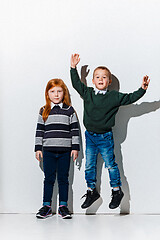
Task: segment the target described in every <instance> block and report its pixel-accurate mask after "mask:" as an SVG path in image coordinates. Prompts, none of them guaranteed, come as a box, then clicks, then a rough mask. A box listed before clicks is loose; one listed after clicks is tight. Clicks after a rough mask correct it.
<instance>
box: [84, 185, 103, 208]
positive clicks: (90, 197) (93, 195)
mask: <svg viewBox="0 0 160 240" xmlns="http://www.w3.org/2000/svg"><path fill="white" fill-rule="evenodd" d="M83 197H86V200H85V201H84V203H83V204H82V205H81V208H83V209H84V208H88V207H90V206H91V205H92V203H94V202H95V201H96V200H97V199H98V198H99V197H100V195H99V193H98V192H97V190H96V188H94V189H93V190H92V191H90V190H87V193H86V194H85V195H84V196H82V198H83Z"/></svg>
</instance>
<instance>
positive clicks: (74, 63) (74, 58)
mask: <svg viewBox="0 0 160 240" xmlns="http://www.w3.org/2000/svg"><path fill="white" fill-rule="evenodd" d="M79 61H80V58H79V54H77V53H75V54H72V56H71V68H75V67H76V66H77V64H78V63H79Z"/></svg>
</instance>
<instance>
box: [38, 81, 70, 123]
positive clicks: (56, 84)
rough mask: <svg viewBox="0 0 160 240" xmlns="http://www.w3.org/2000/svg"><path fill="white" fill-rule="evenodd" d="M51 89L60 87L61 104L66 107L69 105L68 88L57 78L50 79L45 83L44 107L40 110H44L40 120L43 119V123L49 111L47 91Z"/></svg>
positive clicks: (49, 103) (49, 104) (49, 102)
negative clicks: (61, 93) (61, 92)
mask: <svg viewBox="0 0 160 240" xmlns="http://www.w3.org/2000/svg"><path fill="white" fill-rule="evenodd" d="M53 87H61V88H62V89H63V100H62V102H63V103H65V104H66V105H68V106H70V105H71V100H70V95H69V91H68V88H67V86H66V84H65V83H64V82H63V80H62V79H58V78H55V79H51V80H50V81H49V82H48V83H47V86H46V90H45V99H46V105H45V106H43V107H42V108H41V110H42V109H44V110H43V113H42V118H43V120H44V122H45V121H46V120H47V118H48V115H49V113H50V111H51V100H50V99H49V96H48V91H49V90H50V89H51V88H53Z"/></svg>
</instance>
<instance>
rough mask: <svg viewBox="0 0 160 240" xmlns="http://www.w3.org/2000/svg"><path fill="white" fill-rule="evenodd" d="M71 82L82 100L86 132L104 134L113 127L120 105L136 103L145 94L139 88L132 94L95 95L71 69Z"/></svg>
mask: <svg viewBox="0 0 160 240" xmlns="http://www.w3.org/2000/svg"><path fill="white" fill-rule="evenodd" d="M71 80H72V85H73V87H74V88H75V90H76V91H77V92H78V93H79V94H80V95H81V97H82V98H83V100H84V115H83V123H84V126H85V127H86V129H87V130H88V131H92V132H95V133H105V132H107V131H109V130H110V129H111V128H112V127H113V126H114V125H115V116H116V113H117V112H118V109H119V107H120V106H122V105H128V104H131V103H134V102H136V101H137V100H138V99H140V98H141V97H142V96H143V95H144V94H145V92H146V90H144V89H143V88H139V89H138V90H137V91H135V92H133V93H129V94H128V93H125V94H124V93H120V92H118V91H107V92H106V94H104V95H103V94H97V95H95V92H94V89H93V88H92V87H87V86H86V85H85V84H84V83H82V82H81V81H80V78H79V75H78V72H77V70H76V69H74V68H71Z"/></svg>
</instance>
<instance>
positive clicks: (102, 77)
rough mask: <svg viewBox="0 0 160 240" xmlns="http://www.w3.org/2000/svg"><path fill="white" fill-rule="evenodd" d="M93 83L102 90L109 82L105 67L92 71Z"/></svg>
mask: <svg viewBox="0 0 160 240" xmlns="http://www.w3.org/2000/svg"><path fill="white" fill-rule="evenodd" d="M92 82H93V84H94V85H95V86H96V88H97V89H99V90H103V89H105V88H107V87H108V85H110V84H111V82H112V81H111V80H110V79H109V73H108V71H107V70H105V69H97V70H96V71H95V73H94V77H93V79H92Z"/></svg>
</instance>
